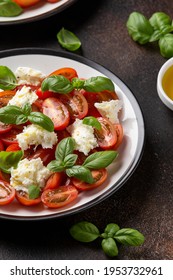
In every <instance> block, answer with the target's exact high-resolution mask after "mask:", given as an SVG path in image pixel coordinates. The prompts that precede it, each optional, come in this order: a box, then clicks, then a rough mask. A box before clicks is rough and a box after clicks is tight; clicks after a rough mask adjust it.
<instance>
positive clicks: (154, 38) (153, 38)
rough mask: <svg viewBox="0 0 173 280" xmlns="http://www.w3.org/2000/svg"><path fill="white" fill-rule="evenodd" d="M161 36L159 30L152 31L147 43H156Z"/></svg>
mask: <svg viewBox="0 0 173 280" xmlns="http://www.w3.org/2000/svg"><path fill="white" fill-rule="evenodd" d="M162 36H163V34H162V32H161V31H160V30H154V32H153V34H152V35H151V37H150V39H149V42H155V41H158V40H159V39H160V38H161V37H162Z"/></svg>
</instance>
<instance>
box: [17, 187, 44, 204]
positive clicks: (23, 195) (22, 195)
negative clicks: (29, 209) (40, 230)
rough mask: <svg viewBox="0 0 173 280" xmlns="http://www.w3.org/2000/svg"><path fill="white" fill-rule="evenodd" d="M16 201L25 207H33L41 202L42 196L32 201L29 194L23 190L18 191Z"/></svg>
mask: <svg viewBox="0 0 173 280" xmlns="http://www.w3.org/2000/svg"><path fill="white" fill-rule="evenodd" d="M16 199H17V200H18V201H19V202H20V203H21V204H22V205H25V206H33V205H37V204H39V203H40V202H41V196H39V197H38V198H35V199H30V198H29V196H28V193H27V192H25V191H22V190H20V191H16Z"/></svg>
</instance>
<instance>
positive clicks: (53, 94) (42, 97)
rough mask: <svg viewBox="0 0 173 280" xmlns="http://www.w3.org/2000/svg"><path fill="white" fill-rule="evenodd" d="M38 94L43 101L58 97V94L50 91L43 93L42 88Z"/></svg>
mask: <svg viewBox="0 0 173 280" xmlns="http://www.w3.org/2000/svg"><path fill="white" fill-rule="evenodd" d="M36 94H37V95H38V97H39V98H40V99H42V100H44V99H46V98H49V97H57V93H55V92H52V91H49V90H47V91H45V92H42V90H41V88H39V89H37V91H36Z"/></svg>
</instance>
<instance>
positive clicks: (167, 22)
mask: <svg viewBox="0 0 173 280" xmlns="http://www.w3.org/2000/svg"><path fill="white" fill-rule="evenodd" d="M149 22H150V24H151V25H152V27H153V28H154V30H160V31H161V32H163V33H162V34H165V33H164V32H165V31H164V30H165V27H167V26H171V25H172V20H171V18H170V17H169V16H168V15H167V14H165V13H163V12H156V13H154V14H153V15H152V16H151V18H150V19H149ZM168 32H170V31H168Z"/></svg>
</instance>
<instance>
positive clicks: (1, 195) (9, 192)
mask: <svg viewBox="0 0 173 280" xmlns="http://www.w3.org/2000/svg"><path fill="white" fill-rule="evenodd" d="M14 198H15V189H14V188H12V187H11V186H10V184H9V183H8V182H5V181H2V180H0V205H7V204H9V203H10V202H12V201H13V200H14Z"/></svg>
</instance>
